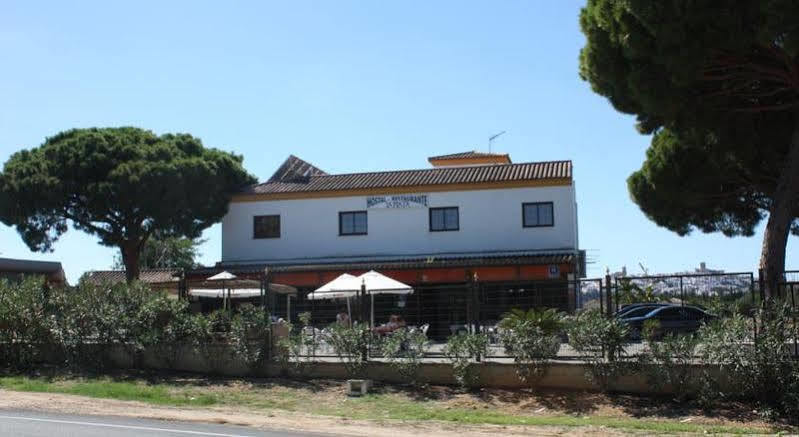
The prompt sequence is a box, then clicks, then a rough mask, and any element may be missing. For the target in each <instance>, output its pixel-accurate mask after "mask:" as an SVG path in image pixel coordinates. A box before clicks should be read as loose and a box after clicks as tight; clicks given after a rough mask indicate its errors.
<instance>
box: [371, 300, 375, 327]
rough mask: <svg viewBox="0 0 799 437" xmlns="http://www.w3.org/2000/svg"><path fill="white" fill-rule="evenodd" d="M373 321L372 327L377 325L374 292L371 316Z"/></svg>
mask: <svg viewBox="0 0 799 437" xmlns="http://www.w3.org/2000/svg"><path fill="white" fill-rule="evenodd" d="M371 322H372V325H371V326H372V328H374V327H375V295H374V294H373V295H372V317H371Z"/></svg>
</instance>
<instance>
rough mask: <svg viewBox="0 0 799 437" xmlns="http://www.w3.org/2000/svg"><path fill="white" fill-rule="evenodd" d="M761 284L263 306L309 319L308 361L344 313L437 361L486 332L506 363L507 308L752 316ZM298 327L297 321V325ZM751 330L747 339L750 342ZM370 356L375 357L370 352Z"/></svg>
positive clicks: (639, 344) (574, 286) (685, 281)
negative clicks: (393, 329) (421, 347)
mask: <svg viewBox="0 0 799 437" xmlns="http://www.w3.org/2000/svg"><path fill="white" fill-rule="evenodd" d="M759 282H760V281H758V280H757V277H756V275H755V274H753V273H749V272H742V273H709V274H707V273H705V274H681V275H658V276H630V277H615V278H614V277H609V276H607V277H605V278H603V279H599V278H595V279H581V280H546V281H545V280H539V281H513V282H466V283H450V284H436V285H422V286H416V287H414V292H413V294H409V295H375V296H367V297H366V298H365V299H364V300H363V302H361V301H359V300H358V299H350V300H309V299H307V298H306V296H307V295H308V293H310V292H311V291H312V289H310V288H308V289H300V290H298V293H297V295H296V296H285V295H279V294H270V295H269V296H267V299H266V302H265V303H266V304H267V306H268V310H269V311H270V313H271V314H272V315H274V316H277V317H280V318H283V319H285V320H288V321H291V322H296V321H297V320H298V317H299V315H300V314H301V313H305V312H307V313H310V315H311V323H310V326H309V327H306V328H305V331H304V334H305V335H308V336H312V338H313V339H314V340H315V341H314V342H313V343H316V344H318V347H317V348H316V349H313V350H308V356H313V357H318V358H325V357H331V358H332V357H335V356H336V354H335V351H334V350H333V348H332V347H331V346H330V345H327V344H325V340H324V339H325V337H326V332H325V330H326V329H328V327H329V326H330V325H331V324H333V323H335V322H336V321H337V319H339V318H340V317H341V315H342V314H347V315H348V316H349V317H350V318H351V319H352V320H357V321H361V322H366V323H369V324H370V325H371V326H373V327H375V326H380V325H382V324H385V323H386V322H387V321H388V320H389V319H390V318H399V319H400V320H402V321H403V322H404V324H405V326H407V327H409V328H412V329H418V330H421V331H423V332H425V333H426V335H427V337H428V339H429V340H430V342H429V346H428V348H427V349H426V351H425V355H426V356H427V357H430V358H437V357H438V358H441V357H442V356H443V353H444V348H445V345H446V342H447V340H448V339H449V338H450V337H451V336H453V335H458V334H460V333H463V332H485V333H488V334H489V338H490V340H491V345H490V349H489V354H488V355H487V358H497V359H501V358H508V354H507V353H506V352H505V350H504V348H503V347H502V345H501V344H500V342H499V335H498V332H499V331H498V329H497V325H498V323H499V321H500V320H501V319H502V317H503V316H504V315H505V314H507V313H508V312H509V311H511V310H512V309H520V310H524V311H527V310H529V309H531V308H536V309H541V308H555V309H557V310H559V311H561V312H564V313H568V314H572V313H574V312H576V311H581V310H591V309H597V310H599V311H601V313H602V314H605V315H606V316H608V317H613V314H614V313H615V312H617V311H618V310H620V309H622V308H623V307H624V306H625V305H629V304H634V303H641V302H668V303H672V304H675V305H682V306H689V305H690V306H698V307H701V308H703V309H705V310H706V311H708V312H710V313H715V312H716V311H718V310H721V309H723V308H725V306H729V304H735V305H736V307H738V308H750V309H751V310H752V314H754V310H755V309H757V308H758V307H759V306H760V304H761V294H760V290H759ZM780 287H781V291H782V293H781V294H782V296H783V298H784V299H785V302H787V303H788V304H790V305H792V307H793V308H794V310H795V312H794V320H793V322H794V326H796V322H797V320H796V310H799V307H797V303H799V271H787V272H785V276H784V282H782V283H781V285H780ZM295 325H296V323H295ZM756 334H757V333H756V332H753V338H755V337H756ZM791 340H792V341H793V343H794V347H793V351H794V353H795V354H797V355H799V344H797V343H799V339H796V338H792V339H791ZM646 347H647V344H646V342H645V341H641V340H631V341H630V343H628V344H627V345H626V346H625V351H626V355H628V356H631V357H632V356H635V355H637V354H639V353H641V352H642V351H644V350H645V349H646ZM370 352H371V353H370V357H371V358H377V357H379V351H376V350H371V349H370ZM558 358H559V359H572V358H579V354H578V353H577V352H576V351H574V350H573V349H572V348H571V347H570V346H569V344H568V342H567V339H566V338H565V336H564V343H563V344H562V345H561V349H560V351H559V354H558Z"/></svg>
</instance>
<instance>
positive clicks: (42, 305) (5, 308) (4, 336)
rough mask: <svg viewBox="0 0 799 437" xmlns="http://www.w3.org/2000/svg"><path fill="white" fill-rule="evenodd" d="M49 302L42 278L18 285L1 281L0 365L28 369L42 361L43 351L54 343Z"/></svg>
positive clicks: (27, 280) (33, 278)
mask: <svg viewBox="0 0 799 437" xmlns="http://www.w3.org/2000/svg"><path fill="white" fill-rule="evenodd" d="M47 301H48V293H47V292H46V291H45V287H44V280H43V279H42V278H40V277H31V278H26V279H25V280H24V281H22V282H19V283H12V282H10V281H6V280H0V342H2V344H3V347H2V348H1V349H2V351H0V365H5V366H10V367H13V368H17V369H26V368H29V367H31V366H32V365H33V364H34V363H35V362H36V361H38V360H40V359H42V357H41V351H42V350H43V348H47V347H51V345H53V344H54V341H55V340H56V339H54V338H53V335H52V323H53V320H52V317H51V314H50V313H49V311H48V304H47Z"/></svg>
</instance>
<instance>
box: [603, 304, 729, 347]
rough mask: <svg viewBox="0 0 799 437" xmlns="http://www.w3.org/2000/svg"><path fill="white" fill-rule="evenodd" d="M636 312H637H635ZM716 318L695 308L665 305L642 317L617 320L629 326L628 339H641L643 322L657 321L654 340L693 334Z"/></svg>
mask: <svg viewBox="0 0 799 437" xmlns="http://www.w3.org/2000/svg"><path fill="white" fill-rule="evenodd" d="M635 312H637V311H635ZM715 318H716V316H714V315H713V314H710V313H708V312H706V311H704V310H703V309H701V308H699V307H695V306H681V305H667V306H660V307H656V308H653V309H651V310H650V311H649V312H647V313H646V314H644V315H638V314H636V315H635V316H634V317H625V316H622V317H620V318H619V320H620V321H621V322H623V323H626V324H628V325H629V326H630V337H631V338H633V339H640V338H641V331H642V329H643V327H644V322H646V321H647V320H657V321H658V322H659V326H658V328H657V330H656V332H655V338H662V337H663V335H665V334H682V333H691V332H695V331H697V330H698V329H699V327H701V326H702V324H704V323H707V322H709V321H711V320H713V319H715Z"/></svg>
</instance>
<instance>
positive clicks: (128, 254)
mask: <svg viewBox="0 0 799 437" xmlns="http://www.w3.org/2000/svg"><path fill="white" fill-rule="evenodd" d="M119 249H120V251H121V252H122V263H123V264H125V279H126V280H127V282H128V284H130V283H131V282H133V281H135V280H137V279H139V258H140V257H141V251H140V249H141V247H140V245H139V244H137V243H135V242H126V243H124V244H122V245H121V246H120V248H119Z"/></svg>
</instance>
